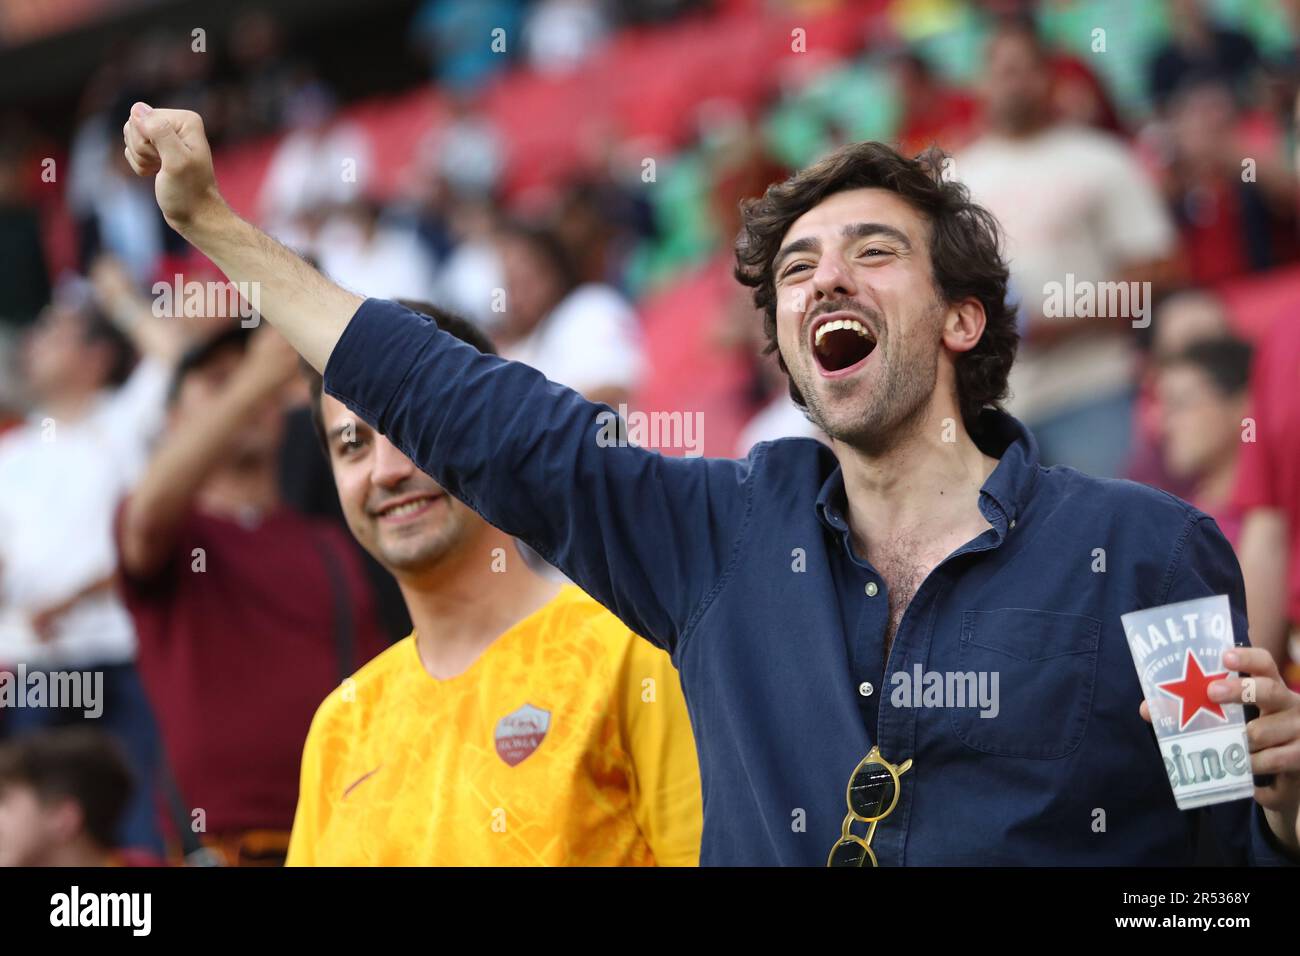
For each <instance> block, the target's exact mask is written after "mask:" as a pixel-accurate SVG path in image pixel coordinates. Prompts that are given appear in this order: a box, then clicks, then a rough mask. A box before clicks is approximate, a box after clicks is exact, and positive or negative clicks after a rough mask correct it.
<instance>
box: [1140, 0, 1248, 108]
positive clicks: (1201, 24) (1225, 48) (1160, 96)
mask: <svg viewBox="0 0 1300 956" xmlns="http://www.w3.org/2000/svg"><path fill="white" fill-rule="evenodd" d="M1165 21H1166V23H1168V25H1169V32H1170V37H1169V40H1168V42H1166V43H1165V45H1164V46H1162V47H1161V48H1160V49H1159V50H1157V51H1156V54H1155V56H1154V57H1153V58H1152V61H1151V70H1150V79H1149V87H1150V91H1151V98H1152V99H1153V100H1155V102H1156V105H1157V106H1164V105H1165V104H1166V103H1167V102H1168V101H1169V98H1170V97H1171V96H1172V95H1173V94H1174V93H1176V92H1177V91H1178V89H1179V87H1180V86H1182V85H1183V84H1184V83H1185V82H1187V81H1189V80H1197V81H1200V80H1207V79H1208V80H1219V81H1221V82H1223V83H1225V84H1227V85H1228V86H1229V87H1230V88H1232V89H1234V90H1236V91H1238V92H1242V91H1244V87H1245V86H1246V84H1247V83H1248V82H1249V80H1250V79H1251V74H1252V72H1253V71H1254V70H1255V69H1256V68H1257V67H1258V66H1259V53H1258V51H1257V50H1256V49H1255V43H1254V41H1253V40H1251V39H1250V37H1248V36H1246V35H1245V34H1244V33H1239V32H1237V31H1236V30H1230V29H1228V28H1226V27H1222V26H1220V25H1218V24H1216V23H1215V22H1214V21H1213V20H1211V19H1210V16H1209V14H1208V13H1207V12H1206V9H1205V3H1204V2H1203V0H1166V2H1165Z"/></svg>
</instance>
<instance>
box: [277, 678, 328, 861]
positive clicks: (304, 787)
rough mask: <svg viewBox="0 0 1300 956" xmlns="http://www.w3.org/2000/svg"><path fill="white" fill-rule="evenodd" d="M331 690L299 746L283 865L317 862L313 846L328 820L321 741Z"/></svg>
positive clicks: (325, 769)
mask: <svg viewBox="0 0 1300 956" xmlns="http://www.w3.org/2000/svg"><path fill="white" fill-rule="evenodd" d="M337 693H338V691H337V690H335V691H334V692H333V693H331V694H330V696H329V697H328V698H326V700H325V702H324V703H322V704H321V705H320V707H319V708H318V709H317V711H316V716H315V717H314V718H313V719H312V722H311V729H310V730H308V731H307V742H306V743H305V744H304V745H303V749H302V769H301V771H300V773H299V778H298V808H297V810H295V811H294V815H293V830H292V831H291V833H290V835H289V852H288V855H287V856H286V857H285V861H284V865H285V866H317V865H318V863H319V861H318V857H317V855H316V848H317V846H318V844H319V841H320V836H321V833H322V832H323V831H324V829H325V825H326V823H327V822H328V820H329V805H328V795H329V794H330V793H332V792H334V788H333V787H332V786H331V782H330V780H329V770H330V767H329V765H328V763H327V760H326V753H325V749H326V748H325V741H326V738H327V737H328V736H329V734H328V729H327V728H328V725H329V724H330V723H331V714H332V712H333V710H334V708H333V706H332V704H333V703H334V699H335V695H336V694H337Z"/></svg>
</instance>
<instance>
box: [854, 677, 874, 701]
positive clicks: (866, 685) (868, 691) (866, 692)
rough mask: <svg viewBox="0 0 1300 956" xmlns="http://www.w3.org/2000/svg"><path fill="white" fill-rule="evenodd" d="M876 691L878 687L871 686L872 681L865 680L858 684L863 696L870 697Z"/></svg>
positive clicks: (859, 691)
mask: <svg viewBox="0 0 1300 956" xmlns="http://www.w3.org/2000/svg"><path fill="white" fill-rule="evenodd" d="M875 691H876V689H875V688H874V687H872V686H871V682H870V681H865V680H864V681H863V682H862V683H861V684H859V685H858V693H859V694H861V695H862V696H863V697H870V696H871V695H872V694H873V693H875Z"/></svg>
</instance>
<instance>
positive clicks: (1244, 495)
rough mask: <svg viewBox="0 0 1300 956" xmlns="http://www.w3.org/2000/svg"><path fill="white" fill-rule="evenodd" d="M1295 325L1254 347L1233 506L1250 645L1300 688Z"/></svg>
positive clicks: (1299, 427) (1299, 426) (1299, 419)
mask: <svg viewBox="0 0 1300 956" xmlns="http://www.w3.org/2000/svg"><path fill="white" fill-rule="evenodd" d="M1297 369H1300V321H1297V320H1296V316H1295V315H1294V314H1290V315H1288V316H1287V317H1286V319H1285V320H1279V321H1278V322H1277V323H1276V324H1274V326H1273V327H1272V329H1271V330H1270V331H1269V333H1268V335H1267V336H1266V337H1265V339H1264V341H1263V342H1262V343H1261V345H1260V347H1259V355H1258V357H1257V358H1256V360H1255V368H1254V372H1253V375H1252V377H1251V383H1250V413H1249V415H1250V418H1251V420H1252V421H1253V423H1254V440H1253V441H1247V442H1246V443H1245V444H1244V445H1243V447H1242V450H1241V465H1240V468H1239V470H1238V474H1237V487H1236V493H1235V496H1234V502H1235V504H1236V506H1237V507H1238V508H1240V509H1241V510H1242V511H1243V512H1244V514H1245V518H1244V520H1243V522H1242V529H1241V543H1240V546H1239V547H1238V549H1237V554H1238V556H1239V557H1240V558H1241V571H1242V574H1243V575H1245V578H1246V607H1247V608H1248V609H1249V614H1250V641H1251V643H1252V644H1254V645H1255V646H1256V647H1264V648H1267V649H1268V650H1270V651H1272V652H1273V654H1274V655H1275V656H1276V657H1277V659H1278V662H1279V665H1280V666H1281V667H1283V669H1284V673H1285V675H1286V676H1287V677H1288V679H1289V682H1290V683H1291V684H1292V686H1296V687H1300V667H1297V666H1296V662H1297V661H1300V404H1298V403H1297V402H1296V400H1295V395H1296V380H1297V376H1296V370H1297Z"/></svg>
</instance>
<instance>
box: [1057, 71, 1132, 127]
mask: <svg viewBox="0 0 1300 956" xmlns="http://www.w3.org/2000/svg"><path fill="white" fill-rule="evenodd" d="M1052 108H1053V111H1054V112H1055V114H1056V116H1057V118H1058V119H1059V120H1060V121H1061V122H1063V123H1070V124H1076V125H1079V126H1091V127H1093V128H1094V129H1099V130H1102V131H1104V132H1107V133H1111V134H1113V135H1115V136H1123V135H1124V133H1125V131H1124V124H1123V123H1122V122H1121V121H1120V117H1119V110H1118V109H1116V107H1115V103H1114V102H1113V101H1112V100H1111V97H1110V94H1109V93H1108V92H1107V91H1106V87H1105V85H1103V83H1102V82H1101V79H1100V78H1099V77H1098V76H1097V74H1096V73H1095V72H1094V71H1093V70H1092V69H1091V68H1090V67H1089V66H1088V64H1087V63H1085V62H1084V61H1083V60H1081V59H1079V58H1078V57H1077V56H1072V55H1070V54H1068V53H1057V54H1056V56H1055V57H1053V58H1052Z"/></svg>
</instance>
